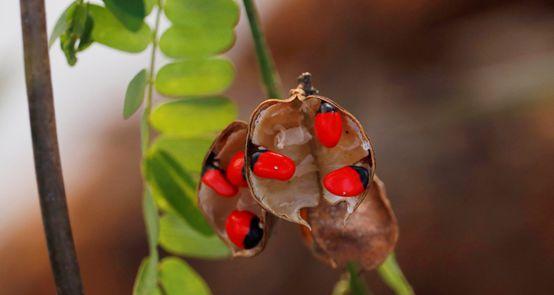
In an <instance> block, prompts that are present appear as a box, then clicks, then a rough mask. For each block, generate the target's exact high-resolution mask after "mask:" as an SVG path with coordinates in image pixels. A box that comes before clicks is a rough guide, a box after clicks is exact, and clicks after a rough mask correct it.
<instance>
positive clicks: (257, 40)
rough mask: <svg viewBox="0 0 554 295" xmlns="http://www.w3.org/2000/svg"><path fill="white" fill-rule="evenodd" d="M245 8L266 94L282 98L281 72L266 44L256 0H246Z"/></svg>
mask: <svg viewBox="0 0 554 295" xmlns="http://www.w3.org/2000/svg"><path fill="white" fill-rule="evenodd" d="M244 9H245V10H246V15H247V16H248V23H249V24H250V31H252V38H253V39H254V47H255V48H256V57H257V58H258V65H259V66H260V73H261V75H262V79H263V84H264V87H265V91H266V94H267V95H268V96H269V97H270V98H282V94H281V90H280V89H281V82H280V79H279V74H278V73H277V71H276V70H275V65H274V63H273V58H272V57H271V52H270V51H269V48H268V46H267V44H266V41H265V37H264V33H263V32H262V28H261V26H260V18H259V16H258V11H257V9H256V4H254V0H244Z"/></svg>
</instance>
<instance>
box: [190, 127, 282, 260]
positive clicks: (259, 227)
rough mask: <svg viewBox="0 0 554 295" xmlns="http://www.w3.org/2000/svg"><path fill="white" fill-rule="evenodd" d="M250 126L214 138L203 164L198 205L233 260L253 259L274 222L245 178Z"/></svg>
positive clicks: (236, 128)
mask: <svg viewBox="0 0 554 295" xmlns="http://www.w3.org/2000/svg"><path fill="white" fill-rule="evenodd" d="M246 132H247V124H246V123H245V122H241V121H235V122H233V123H231V124H230V125H229V126H227V128H225V130H223V131H222V132H221V134H220V135H219V136H218V137H217V138H216V139H215V141H214V143H213V144H212V146H211V147H210V149H209V151H208V154H207V155H206V157H205V159H204V163H203V166H202V167H203V170H202V179H201V181H200V183H199V185H198V206H199V208H200V211H201V212H202V213H203V214H204V216H205V217H206V219H207V220H208V222H209V223H210V224H211V225H212V227H213V228H214V230H215V232H216V233H217V235H218V236H219V237H220V238H221V239H222V240H223V241H224V242H225V243H226V244H227V245H228V246H229V248H230V249H231V250H232V252H233V257H251V256H254V255H256V254H258V253H260V252H261V251H262V250H263V249H264V247H265V244H266V241H267V237H268V234H269V229H270V223H271V221H270V220H269V219H268V218H267V217H268V214H267V212H266V211H265V210H264V209H262V207H260V205H259V204H258V203H257V202H256V201H255V200H254V198H253V197H252V195H251V193H250V190H249V189H248V187H247V183H246V180H245V179H244V146H245V143H246Z"/></svg>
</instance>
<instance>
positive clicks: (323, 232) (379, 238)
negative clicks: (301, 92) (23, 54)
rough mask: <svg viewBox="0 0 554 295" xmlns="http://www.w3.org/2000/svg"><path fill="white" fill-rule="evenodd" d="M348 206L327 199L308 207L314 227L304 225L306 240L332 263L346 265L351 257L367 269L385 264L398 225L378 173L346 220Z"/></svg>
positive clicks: (327, 261)
mask: <svg viewBox="0 0 554 295" xmlns="http://www.w3.org/2000/svg"><path fill="white" fill-rule="evenodd" d="M345 211H346V206H345V205H344V204H338V205H334V206H333V205H329V204H327V203H325V202H322V203H320V204H319V206H318V207H316V208H310V209H307V210H305V211H304V217H305V218H306V219H307V220H308V222H309V223H310V225H311V226H312V230H311V231H309V230H306V228H305V227H303V228H302V234H303V237H304V240H305V242H306V244H307V245H308V246H309V247H310V248H311V249H312V253H313V254H314V256H316V257H318V258H319V259H321V260H322V261H324V262H325V263H327V264H329V265H331V266H332V267H340V268H343V267H345V266H346V264H347V263H348V262H350V261H353V262H358V263H360V265H361V266H362V268H363V269H365V270H371V269H374V268H375V267H377V266H378V265H379V264H381V263H382V262H383V261H384V260H385V258H386V257H387V256H388V254H389V253H390V252H391V251H392V250H393V249H394V246H395V245H396V241H397V239H398V226H397V222H396V217H395V216H394V212H393V211H392V209H391V207H390V203H389V200H388V199H387V196H386V192H385V186H384V184H383V182H381V180H380V179H379V178H378V177H377V176H375V178H374V180H373V183H372V184H371V186H370V188H369V193H368V196H367V198H366V199H365V200H364V201H363V203H362V204H361V205H360V207H358V209H357V210H356V212H354V213H353V214H352V216H350V218H349V219H348V222H346V223H345V222H344V219H343V215H344V214H345Z"/></svg>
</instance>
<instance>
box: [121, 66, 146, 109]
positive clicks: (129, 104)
mask: <svg viewBox="0 0 554 295" xmlns="http://www.w3.org/2000/svg"><path fill="white" fill-rule="evenodd" d="M147 74H148V72H147V71H146V69H142V70H141V71H140V72H138V73H137V74H136V75H135V76H134V77H133V79H132V80H131V82H129V85H128V86H127V92H125V104H124V106H123V118H125V119H128V118H129V117H131V116H132V115H133V114H134V113H135V112H136V111H137V110H138V109H139V107H140V105H141V104H142V101H143V100H144V90H145V89H146V85H147V84H148V83H147Z"/></svg>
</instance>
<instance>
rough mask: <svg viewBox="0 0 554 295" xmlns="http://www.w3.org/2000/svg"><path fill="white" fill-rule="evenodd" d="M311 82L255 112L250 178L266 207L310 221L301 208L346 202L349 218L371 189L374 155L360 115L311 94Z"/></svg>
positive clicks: (291, 218)
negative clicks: (285, 97)
mask: <svg viewBox="0 0 554 295" xmlns="http://www.w3.org/2000/svg"><path fill="white" fill-rule="evenodd" d="M308 78H309V77H308ZM307 84H309V80H305V81H303V82H301V84H300V85H299V87H298V88H297V89H293V90H291V97H290V98H289V99H286V100H278V99H269V100H266V101H264V102H262V103H261V104H260V105H259V106H258V107H257V108H256V110H255V111H254V112H253V114H252V117H251V119H250V124H249V127H248V128H249V130H248V131H249V132H248V144H247V148H246V155H247V157H246V167H247V169H246V178H247V180H248V182H249V184H250V187H251V189H252V192H253V195H254V197H255V198H256V200H257V201H258V202H259V203H260V204H261V205H262V206H263V207H264V208H265V209H266V210H268V211H270V212H271V213H273V214H275V215H277V216H278V217H281V218H283V219H286V220H289V221H292V222H296V223H298V224H302V225H305V226H308V227H309V226H310V225H309V222H307V221H306V220H305V219H303V218H302V217H301V215H300V212H301V210H302V209H304V208H313V207H316V206H318V205H320V203H322V202H325V203H327V204H329V205H335V204H338V203H345V204H346V210H345V212H344V215H343V216H342V218H343V219H346V218H348V216H349V215H350V214H352V213H353V212H354V210H355V209H356V208H357V207H358V206H359V205H360V204H361V203H362V202H363V199H364V198H365V196H366V194H367V191H368V189H369V185H370V184H371V183H372V180H373V174H374V163H375V161H374V155H373V148H372V146H371V143H370V141H369V138H368V137H367V135H366V133H365V131H364V129H363V127H362V126H361V124H360V123H359V122H358V120H357V119H356V118H355V117H354V116H353V115H352V114H350V113H349V112H348V111H346V110H345V109H344V108H342V107H340V106H339V105H338V104H337V103H335V102H334V101H332V100H331V99H329V98H326V97H323V96H318V95H311V92H312V91H311V88H310V87H307ZM304 89H309V90H308V91H305V90H304ZM341 223H342V222H341Z"/></svg>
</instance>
